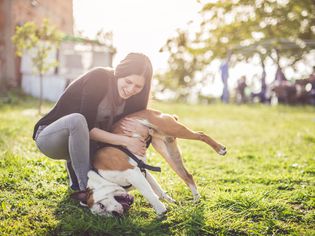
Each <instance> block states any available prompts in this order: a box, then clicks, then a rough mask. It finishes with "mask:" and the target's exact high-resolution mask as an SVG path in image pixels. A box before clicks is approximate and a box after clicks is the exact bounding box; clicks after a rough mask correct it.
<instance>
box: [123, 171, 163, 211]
mask: <svg viewBox="0 0 315 236" xmlns="http://www.w3.org/2000/svg"><path fill="white" fill-rule="evenodd" d="M126 173H127V177H128V181H129V182H130V183H131V184H132V185H133V186H134V187H135V188H137V189H138V190H139V191H140V193H141V194H142V195H143V196H144V197H145V198H146V199H147V200H148V201H149V202H150V204H151V205H152V207H153V208H154V210H155V211H156V213H157V214H158V216H162V215H163V214H164V213H165V212H166V211H167V210H166V207H165V205H164V204H163V203H162V202H161V201H160V200H159V198H158V196H157V195H156V194H155V193H154V191H153V189H152V188H151V185H150V184H149V182H148V181H147V180H146V178H145V177H144V176H143V175H142V173H141V171H140V170H139V169H138V168H137V169H133V170H127V172H126Z"/></svg>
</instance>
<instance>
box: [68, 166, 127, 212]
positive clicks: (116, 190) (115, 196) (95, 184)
mask: <svg viewBox="0 0 315 236" xmlns="http://www.w3.org/2000/svg"><path fill="white" fill-rule="evenodd" d="M88 177H89V180H88V190H87V191H85V192H77V193H74V194H72V197H73V198H75V199H78V200H80V201H86V202H87V205H88V207H89V208H90V210H91V212H92V213H93V214H96V215H101V216H122V215H123V214H124V213H125V212H127V211H128V210H129V208H130V206H131V204H132V203H133V197H132V196H131V195H129V194H128V193H127V192H126V191H125V190H124V189H123V188H122V187H120V186H119V185H117V184H115V183H112V182H109V181H107V180H105V179H104V178H102V177H101V176H99V175H98V174H97V173H96V172H94V171H89V173H88Z"/></svg>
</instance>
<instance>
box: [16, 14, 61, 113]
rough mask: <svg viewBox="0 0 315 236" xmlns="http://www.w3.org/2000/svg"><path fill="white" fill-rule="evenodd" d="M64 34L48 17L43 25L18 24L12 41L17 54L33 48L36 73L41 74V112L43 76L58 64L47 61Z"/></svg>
mask: <svg viewBox="0 0 315 236" xmlns="http://www.w3.org/2000/svg"><path fill="white" fill-rule="evenodd" d="M62 37H63V34H62V33H61V32H59V31H58V30H57V29H56V27H54V26H52V25H51V24H50V23H49V21H48V20H47V19H44V20H43V23H42V25H41V26H37V25H36V24H35V23H33V22H26V23H25V24H23V25H22V26H17V27H16V31H15V34H14V36H13V37H12V41H13V43H14V44H15V46H16V54H17V55H18V56H20V57H21V56H22V55H23V54H24V53H25V52H26V51H28V50H32V62H33V66H34V69H35V70H36V73H37V74H38V75H39V82H40V96H39V104H38V113H39V114H41V106H42V101H43V76H44V74H45V73H47V72H48V70H49V69H51V68H54V67H56V66H57V61H56V60H54V61H47V58H48V55H49V53H50V52H51V51H52V50H54V49H57V48H58V47H59V45H60V43H61V40H62Z"/></svg>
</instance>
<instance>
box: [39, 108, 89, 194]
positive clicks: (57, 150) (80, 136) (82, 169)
mask: <svg viewBox="0 0 315 236" xmlns="http://www.w3.org/2000/svg"><path fill="white" fill-rule="evenodd" d="M35 139H36V144H37V147H38V148H39V150H40V151H41V152H42V153H43V154H45V155H46V156H48V157H50V158H53V159H65V160H67V161H71V164H72V167H73V170H74V172H75V174H76V176H77V178H78V182H79V187H80V190H85V189H86V185H87V173H88V171H89V170H90V158H89V155H90V151H89V148H90V147H89V145H90V144H89V139H90V137H89V129H88V126H87V122H86V119H85V117H84V116H83V115H81V114H79V113H72V114H70V115H67V116H64V117H61V118H60V119H58V120H56V121H55V122H53V123H51V124H50V125H48V126H47V127H45V128H44V129H43V130H42V131H41V132H40V133H39V134H38V135H37V137H36V138H35Z"/></svg>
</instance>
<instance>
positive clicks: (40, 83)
mask: <svg viewBox="0 0 315 236" xmlns="http://www.w3.org/2000/svg"><path fill="white" fill-rule="evenodd" d="M42 103H43V74H42V73H40V74H39V104H38V114H39V115H41V114H42V110H41V108H42Z"/></svg>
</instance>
